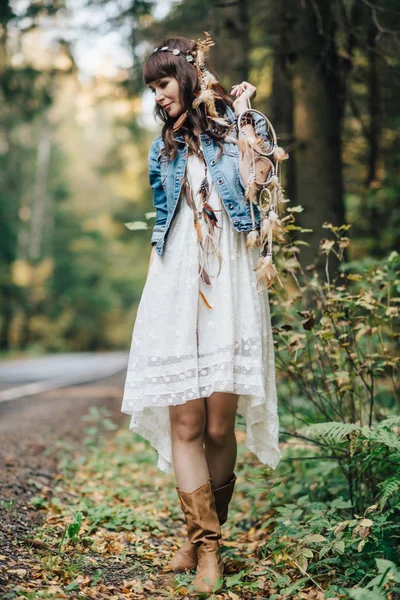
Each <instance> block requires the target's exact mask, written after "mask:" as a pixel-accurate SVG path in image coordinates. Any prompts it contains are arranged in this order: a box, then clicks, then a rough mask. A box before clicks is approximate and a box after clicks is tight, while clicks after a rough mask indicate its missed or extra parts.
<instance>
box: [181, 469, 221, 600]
mask: <svg viewBox="0 0 400 600" xmlns="http://www.w3.org/2000/svg"><path fill="white" fill-rule="evenodd" d="M177 491H178V496H179V500H180V502H181V506H182V510H183V512H184V514H185V520H186V527H187V532H188V538H189V541H190V543H191V544H194V545H195V547H196V553H197V571H196V577H195V579H194V581H193V586H194V589H195V591H196V592H212V591H213V589H214V586H215V584H216V583H217V581H218V579H219V578H220V577H221V575H222V573H223V564H222V559H221V550H220V547H219V540H220V539H221V526H220V524H219V519H218V515H217V510H216V507H215V500H214V493H213V489H212V482H211V479H208V481H207V483H204V484H203V485H201V486H200V487H198V488H197V489H196V490H194V491H193V492H183V491H182V490H180V489H179V488H177Z"/></svg>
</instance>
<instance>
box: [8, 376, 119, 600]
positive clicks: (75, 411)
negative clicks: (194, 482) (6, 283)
mask: <svg viewBox="0 0 400 600" xmlns="http://www.w3.org/2000/svg"><path fill="white" fill-rule="evenodd" d="M123 383H124V373H122V374H117V375H114V376H112V377H109V378H107V379H104V380H101V381H98V382H97V383H96V384H95V385H93V384H91V385H83V386H76V387H70V388H63V389H59V390H55V391H52V392H46V393H43V394H41V395H40V396H32V397H28V398H21V399H20V400H15V401H12V402H7V403H2V404H0V439H1V444H0V501H1V505H0V515H1V517H0V598H3V597H5V596H4V594H5V593H6V591H9V590H10V589H12V587H13V581H15V579H16V580H18V579H19V577H20V576H21V575H23V571H24V570H26V568H27V564H28V563H29V560H28V559H29V558H31V556H30V553H29V552H28V550H25V549H24V546H23V545H22V542H23V540H24V539H25V538H26V537H27V536H28V535H29V534H30V532H31V531H33V530H34V529H36V528H37V527H39V526H40V525H41V524H42V522H43V518H44V515H43V512H38V511H37V509H36V508H35V507H34V506H33V505H32V499H34V498H35V497H36V496H37V495H38V493H40V494H41V495H46V497H47V498H50V497H51V496H52V493H53V489H54V486H55V484H56V482H57V480H58V478H59V458H60V456H61V455H62V454H63V453H65V446H66V445H67V444H70V445H71V446H72V447H73V448H74V450H75V451H79V447H80V445H81V444H82V439H83V432H84V429H85V427H87V426H88V424H87V423H86V422H85V421H83V420H82V417H83V416H84V415H86V414H87V413H88V411H89V409H90V407H92V406H97V407H107V409H109V410H110V411H111V412H112V417H111V418H112V420H113V421H114V422H115V423H122V422H123V420H124V418H125V415H122V413H121V412H120V406H121V398H122V386H123ZM12 571H14V573H13V572H12ZM18 571H19V572H18ZM26 575H29V573H26ZM2 594H3V595H2Z"/></svg>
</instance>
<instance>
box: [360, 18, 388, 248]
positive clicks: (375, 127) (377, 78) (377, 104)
mask: <svg viewBox="0 0 400 600" xmlns="http://www.w3.org/2000/svg"><path fill="white" fill-rule="evenodd" d="M378 35H379V32H378V29H377V27H376V25H375V23H374V22H373V19H372V14H371V11H370V9H369V27H368V38H367V39H368V45H367V48H368V66H369V73H368V75H369V77H368V109H369V136H368V138H369V139H368V145H369V148H368V170H367V178H366V182H365V183H366V186H367V187H368V188H375V189H376V188H379V187H380V186H381V184H382V181H383V178H384V167H383V161H382V149H381V137H382V127H383V106H382V89H383V85H382V79H383V77H384V73H385V71H386V65H385V61H384V60H383V58H382V56H381V50H380V48H379V45H378V43H377V36H378ZM373 197H374V196H373ZM367 198H368V194H367ZM368 208H369V210H368V213H369V219H368V223H369V233H368V237H369V238H370V239H371V241H372V243H373V245H374V246H373V247H372V248H371V250H377V251H378V252H379V248H380V247H381V243H380V240H381V237H382V235H385V221H386V215H385V212H381V211H379V210H378V209H377V206H376V203H375V202H372V203H371V205H370V207H368Z"/></svg>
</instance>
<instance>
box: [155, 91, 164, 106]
mask: <svg viewBox="0 0 400 600" xmlns="http://www.w3.org/2000/svg"><path fill="white" fill-rule="evenodd" d="M162 98H164V94H163V93H162V92H161V91H160V92H156V102H158V103H160V101H161V99H162Z"/></svg>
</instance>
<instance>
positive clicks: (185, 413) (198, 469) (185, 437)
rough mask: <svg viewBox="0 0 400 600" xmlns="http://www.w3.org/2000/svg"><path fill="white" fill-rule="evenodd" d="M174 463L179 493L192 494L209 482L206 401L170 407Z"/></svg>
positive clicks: (195, 401)
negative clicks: (206, 448) (206, 447)
mask: <svg viewBox="0 0 400 600" xmlns="http://www.w3.org/2000/svg"><path fill="white" fill-rule="evenodd" d="M169 416H170V422H171V442H172V461H173V465H174V471H175V477H176V481H177V484H178V487H179V489H181V490H182V491H184V492H192V491H193V490H196V489H197V488H198V487H200V486H201V485H202V484H204V483H206V481H207V480H208V478H209V476H210V475H209V472H208V467H207V460H206V456H205V453H204V447H203V440H204V432H205V427H206V406H205V398H198V399H197V400H189V401H188V402H186V403H185V404H180V405H178V406H170V407H169Z"/></svg>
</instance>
